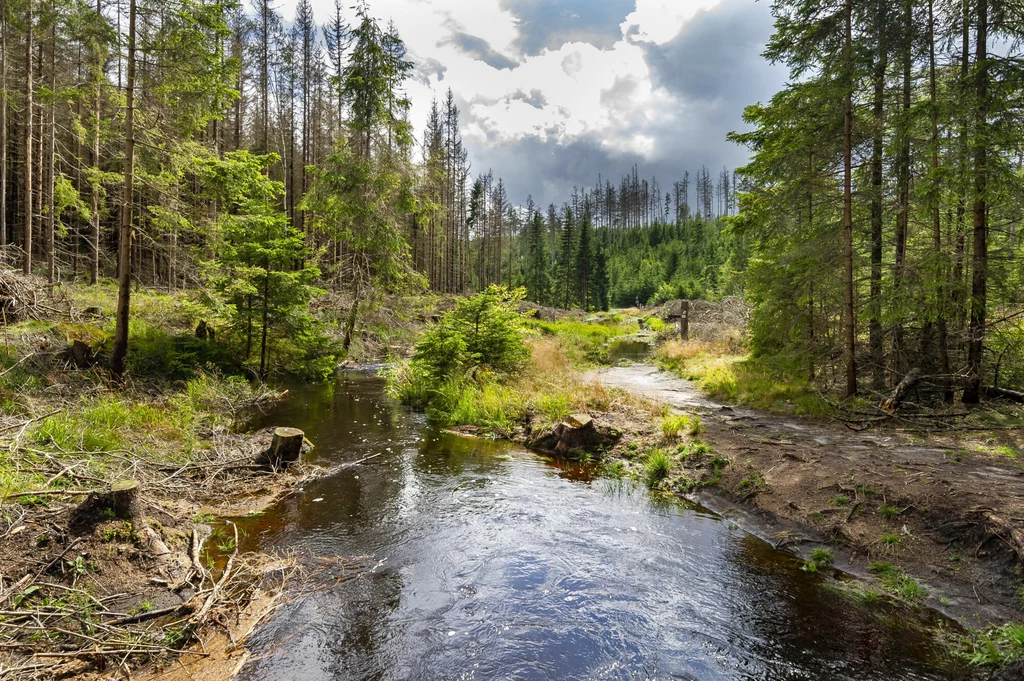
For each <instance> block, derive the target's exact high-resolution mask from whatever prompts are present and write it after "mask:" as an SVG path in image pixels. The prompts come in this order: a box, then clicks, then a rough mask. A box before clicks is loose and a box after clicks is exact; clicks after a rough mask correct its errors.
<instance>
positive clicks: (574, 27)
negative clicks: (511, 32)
mask: <svg viewBox="0 0 1024 681" xmlns="http://www.w3.org/2000/svg"><path fill="white" fill-rule="evenodd" d="M635 4H636V3H635V0H568V1H567V0H502V2H501V7H502V9H505V10H507V11H509V12H511V13H512V15H513V16H515V17H516V19H518V20H519V34H520V37H519V40H517V41H516V47H517V48H518V49H520V50H521V51H522V52H523V53H525V54H528V55H535V54H540V52H541V51H542V50H544V49H545V48H547V49H550V50H557V49H558V48H559V47H561V46H562V45H564V44H565V43H570V42H581V43H590V44H591V45H594V46H596V47H598V48H599V49H602V50H603V49H607V48H609V47H611V46H612V45H614V44H615V42H616V41H617V40H621V39H622V30H621V29H620V28H619V24H621V23H622V22H623V21H624V20H625V19H626V15H628V14H629V13H630V12H632V11H633V8H634V6H635Z"/></svg>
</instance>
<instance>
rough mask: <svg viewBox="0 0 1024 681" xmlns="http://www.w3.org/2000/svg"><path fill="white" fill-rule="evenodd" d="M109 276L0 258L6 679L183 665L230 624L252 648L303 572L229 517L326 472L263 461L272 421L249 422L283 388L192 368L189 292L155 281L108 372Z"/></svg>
mask: <svg viewBox="0 0 1024 681" xmlns="http://www.w3.org/2000/svg"><path fill="white" fill-rule="evenodd" d="M114 293H115V289H114V288H113V287H112V286H111V285H109V284H101V285H100V286H96V287H87V286H81V287H76V286H67V287H61V286H57V287H55V288H53V289H51V288H50V287H48V286H47V285H46V284H45V282H43V281H41V280H39V279H37V278H31V277H22V276H21V275H19V274H15V273H13V272H11V271H10V270H3V271H2V272H0V309H2V312H3V315H2V319H3V336H2V339H0V678H3V679H59V678H76V679H90V678H131V675H132V673H133V671H134V672H135V673H137V671H138V669H139V667H140V666H144V665H148V666H150V667H152V666H154V665H155V666H157V667H159V666H161V665H163V666H169V665H171V664H173V665H175V666H176V667H183V666H184V665H185V664H186V663H188V662H190V661H191V660H192V659H205V658H206V657H207V656H210V655H212V654H213V653H212V649H211V648H210V646H211V645H213V643H214V642H215V641H218V640H221V639H223V637H224V636H225V635H226V634H225V632H229V637H230V646H231V648H232V649H235V648H239V649H240V646H241V643H242V641H243V639H244V636H245V635H246V632H247V631H248V630H250V629H251V627H252V626H254V625H255V621H254V618H255V619H256V620H258V619H261V618H262V617H264V616H265V615H266V614H267V613H268V612H269V610H270V609H272V608H273V607H274V606H275V605H276V604H277V603H279V602H280V599H281V598H282V594H283V593H284V592H285V585H286V584H288V585H290V586H289V588H291V587H294V581H295V580H296V579H299V580H301V579H303V578H304V577H306V576H308V575H309V570H308V569H307V566H303V565H301V564H300V563H299V562H298V561H296V560H295V559H294V557H290V556H273V555H256V554H241V553H239V550H238V543H237V542H238V538H237V536H236V535H235V532H236V530H235V528H234V526H233V524H231V523H230V522H228V521H225V520H223V518H229V517H237V516H242V515H246V514H249V513H259V512H261V510H262V509H264V508H266V507H267V506H268V505H269V504H270V503H272V502H273V501H274V500H275V499H277V498H279V496H280V495H282V494H287V493H288V492H289V491H290V490H292V489H295V488H297V487H299V486H301V484H303V482H304V481H306V480H308V479H310V478H311V477H313V476H318V475H322V474H323V473H324V471H323V470H320V469H317V468H314V467H309V466H305V465H301V464H300V465H298V466H292V467H290V468H288V469H287V470H286V471H281V472H276V471H272V470H267V469H266V468H265V467H263V466H260V465H258V464H257V463H256V462H255V458H256V457H257V456H258V455H259V454H260V453H261V452H263V451H264V450H266V448H267V446H268V445H269V442H270V437H271V429H263V430H259V431H256V432H250V430H249V428H248V424H249V422H250V419H251V418H252V417H253V416H254V415H259V414H260V412H261V411H262V410H264V409H266V408H267V407H269V406H270V405H272V404H273V403H274V402H276V401H277V400H278V399H280V397H281V394H279V393H278V392H276V391H274V390H271V389H270V388H268V387H267V386H265V385H262V384H258V383H257V384H252V383H250V382H249V381H246V380H233V379H227V378H224V377H223V376H221V375H220V374H219V373H218V372H217V370H216V369H215V368H214V367H212V366H211V367H205V368H200V369H198V370H195V371H192V370H188V371H184V369H186V368H187V367H185V363H186V362H187V361H189V358H190V357H192V355H191V354H190V353H191V352H192V351H194V350H195V347H196V344H197V343H199V342H200V341H198V340H197V339H196V337H195V335H194V332H193V329H194V325H195V322H194V317H193V316H192V312H190V310H189V304H190V301H189V299H188V296H185V295H182V294H180V293H169V292H160V291H147V290H141V291H138V292H136V294H135V296H134V300H133V304H134V317H133V321H132V324H133V326H132V334H133V339H134V340H133V346H132V348H131V352H132V355H131V359H132V361H133V362H134V364H132V365H131V369H132V371H131V373H130V380H129V381H127V382H126V383H124V384H120V385H119V384H116V383H114V382H113V381H112V380H111V379H110V378H109V375H108V373H107V371H106V369H105V368H104V361H105V357H104V355H103V353H104V352H105V350H104V347H105V343H106V341H107V339H109V334H110V330H111V328H112V312H113V307H114ZM74 341H79V342H80V343H81V344H84V345H85V346H87V347H88V352H86V353H85V354H84V355H83V354H79V355H78V356H76V355H75V352H74V351H73V349H72V348H73V342H74ZM80 349H81V346H80ZM193 368H195V367H193ZM120 480H130V481H134V482H136V483H138V486H139V487H138V489H139V492H138V495H137V498H136V499H135V500H134V501H133V502H132V505H131V508H130V509H129V512H125V509H123V508H121V509H119V508H116V507H117V506H118V504H116V503H115V502H114V500H113V497H111V495H110V487H111V485H112V483H114V482H115V481H120ZM313 569H315V568H313ZM196 642H198V648H197V647H190V646H195V644H196ZM225 647H226V646H225ZM204 648H205V649H204ZM182 650H184V651H186V652H185V653H184V657H182V652H181V651H182ZM224 677H227V674H225V675H224Z"/></svg>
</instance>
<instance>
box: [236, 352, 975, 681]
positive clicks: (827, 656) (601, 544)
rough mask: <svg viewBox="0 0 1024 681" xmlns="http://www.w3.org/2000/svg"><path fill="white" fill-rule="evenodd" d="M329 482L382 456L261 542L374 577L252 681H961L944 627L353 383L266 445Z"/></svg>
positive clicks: (362, 580)
mask: <svg viewBox="0 0 1024 681" xmlns="http://www.w3.org/2000/svg"><path fill="white" fill-rule="evenodd" d="M271 423H278V424H286V425H290V426H295V427H299V428H302V429H304V430H305V431H306V433H307V435H308V437H309V438H310V439H311V440H312V441H313V442H314V443H316V445H317V448H316V449H315V450H314V452H315V458H317V459H318V460H320V461H322V462H330V463H338V462H344V461H355V460H358V459H361V458H363V457H365V456H368V455H370V454H376V453H381V452H383V456H380V457H378V458H375V459H373V460H371V461H368V462H367V463H365V464H363V465H360V466H358V467H355V468H350V469H347V470H343V471H341V472H339V473H337V474H335V475H333V476H331V477H329V478H326V479H324V480H321V481H318V482H316V483H315V484H313V485H310V486H309V487H308V488H307V489H305V490H303V491H302V492H300V493H298V494H295V495H293V496H291V497H289V498H287V499H285V500H284V501H282V502H281V503H280V504H279V505H278V506H277V507H276V508H274V509H272V510H271V512H270V513H268V514H266V515H264V516H262V517H259V518H252V519H247V520H244V521H241V523H240V526H241V527H242V529H243V530H244V531H245V532H246V533H247V538H246V540H245V543H247V544H248V547H249V548H256V547H265V548H269V547H276V548H291V549H296V550H298V551H301V552H303V553H305V554H312V555H313V556H319V557H343V558H346V559H352V558H353V557H358V558H357V559H355V562H357V563H358V564H359V565H361V566H363V568H364V569H365V570H366V571H367V572H366V573H365V574H363V575H362V576H361V577H359V578H356V579H350V580H347V581H342V582H340V583H338V584H331V585H329V586H326V588H324V589H323V590H321V591H318V592H316V593H314V594H311V595H308V596H304V597H301V598H299V599H298V600H297V601H295V602H294V603H292V604H290V605H288V606H286V607H284V608H282V609H281V610H279V611H278V612H277V613H276V615H275V617H274V618H273V619H272V620H271V621H270V623H269V624H268V625H267V626H265V627H264V628H263V629H262V630H261V631H260V632H258V633H257V635H256V636H255V638H254V639H253V645H254V661H252V662H250V663H249V664H248V665H247V666H246V667H245V669H244V670H243V672H242V674H241V678H244V679H261V680H262V679H302V680H319V679H702V680H703V679H707V680H717V679H730V680H731V679H744V680H746V679H749V680H754V679H757V680H762V679H765V680H783V679H785V680H790V679H810V680H815V681H826V680H830V679H858V680H860V679H865V680H866V679H877V680H880V681H881V680H886V681H889V680H895V679H959V678H967V677H965V676H963V675H962V673H960V672H958V671H957V669H956V668H955V666H954V665H953V663H952V662H950V661H949V660H948V659H944V658H943V656H942V654H941V652H940V647H939V646H938V645H937V644H936V642H935V639H934V631H935V626H936V625H937V624H938V618H937V616H935V615H934V614H933V613H931V612H929V611H917V610H912V609H907V608H904V607H901V606H896V605H891V604H887V603H877V602H876V603H868V602H865V601H864V600H862V599H860V598H859V597H857V596H856V595H854V593H853V592H852V591H851V590H850V589H848V588H846V587H844V586H843V585H842V584H841V583H840V582H839V581H837V580H836V579H835V577H833V576H832V575H830V574H823V573H822V572H819V573H816V574H809V573H805V572H803V571H801V570H800V569H799V563H798V562H796V561H795V560H794V559H793V558H791V557H790V556H788V555H786V554H783V553H780V552H777V551H775V550H773V549H772V548H771V547H770V546H769V545H767V544H765V543H764V542H762V541H760V540H758V539H756V538H755V537H752V536H750V535H748V534H746V533H744V532H742V531H740V530H739V529H736V528H735V527H734V526H730V524H728V523H726V522H724V521H722V520H721V519H719V518H717V517H715V516H713V515H712V514H710V513H707V512H705V511H703V510H702V509H700V508H694V507H691V506H688V505H685V504H681V503H677V502H675V501H670V500H665V499H662V498H655V497H652V496H651V495H649V494H648V493H647V492H646V490H644V489H643V488H642V487H638V486H635V485H634V484H632V483H631V482H628V481H623V480H611V479H603V478H599V477H595V470H594V469H593V468H589V469H588V468H581V467H578V466H574V465H571V464H568V463H559V462H552V461H549V460H547V459H544V458H541V457H539V456H535V455H533V454H531V453H529V452H526V451H524V450H522V449H519V448H516V447H512V446H507V445H502V444H498V443H492V442H487V441H483V440H469V439H465V438H459V437H455V436H451V435H446V434H444V433H441V432H439V431H438V430H437V429H436V428H434V427H432V426H431V425H430V424H428V423H427V421H426V420H425V419H424V418H423V417H422V416H420V415H416V414H411V413H408V412H407V411H405V410H404V409H402V408H401V407H399V406H397V405H396V404H394V403H393V402H392V401H390V400H388V399H386V398H385V397H384V395H383V392H382V383H381V381H380V380H379V379H377V378H375V377H372V376H370V375H368V374H364V373H356V372H347V373H342V374H340V375H339V377H338V379H337V381H336V382H335V383H332V384H330V385H327V386H323V387H313V388H301V389H296V390H293V392H292V396H291V397H290V398H289V400H288V401H287V402H286V403H285V404H283V405H281V407H280V409H279V410H278V411H277V412H276V413H275V414H272V415H271V416H270V417H269V419H268V420H267V424H268V425H269V424H271Z"/></svg>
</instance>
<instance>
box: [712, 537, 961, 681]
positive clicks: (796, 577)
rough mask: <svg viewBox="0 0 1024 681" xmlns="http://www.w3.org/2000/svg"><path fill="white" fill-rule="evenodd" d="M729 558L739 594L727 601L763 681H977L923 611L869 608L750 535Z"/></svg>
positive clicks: (879, 605)
mask: <svg viewBox="0 0 1024 681" xmlns="http://www.w3.org/2000/svg"><path fill="white" fill-rule="evenodd" d="M725 557H726V558H727V559H728V560H729V562H730V564H731V566H732V568H733V569H734V570H735V571H736V574H735V575H734V576H732V577H731V578H730V580H729V582H730V586H731V587H732V588H734V589H736V590H738V591H740V593H735V592H734V593H733V594H731V595H730V597H729V598H728V599H723V601H722V603H723V605H724V606H725V607H727V608H729V609H730V610H731V611H732V615H733V617H734V619H735V621H736V622H737V625H738V628H739V629H740V630H741V631H742V632H743V640H742V641H741V642H737V643H738V644H739V647H740V648H741V649H743V650H744V651H745V652H746V654H747V655H748V656H750V657H752V658H755V659H756V660H757V663H756V664H757V666H762V665H763V666H764V667H766V671H765V672H764V673H762V674H758V675H757V676H756V678H758V679H789V678H795V677H793V676H792V675H793V674H794V673H802V674H811V675H812V676H810V677H806V678H816V679H872V680H874V679H877V680H878V681H883V679H884V680H885V681H889V680H890V679H903V678H907V679H911V678H912V679H943V680H944V681H946V680H952V679H960V678H963V679H967V678H971V676H970V675H968V674H965V673H963V672H958V671H957V670H956V666H955V663H954V662H953V661H951V660H945V659H943V658H942V656H941V649H940V648H939V646H938V645H937V644H936V642H935V641H934V640H933V639H932V637H931V636H930V635H929V634H928V632H927V631H926V630H925V628H924V625H923V623H922V620H921V613H919V612H915V611H912V610H910V609H909V608H906V607H903V606H900V605H897V604H892V603H887V602H874V603H869V602H866V601H865V599H864V598H863V597H861V596H859V595H858V594H857V593H856V591H855V590H853V589H849V590H846V589H842V588H840V587H839V585H836V584H835V583H833V582H831V581H830V579H831V578H830V577H829V576H828V575H826V574H824V573H822V574H808V573H806V572H804V571H802V570H801V569H800V562H799V561H797V560H796V559H794V558H792V557H789V556H786V555H784V554H782V553H780V552H778V551H776V550H774V549H773V548H772V547H771V546H770V545H768V544H767V543H765V542H763V541H761V540H760V539H758V538H756V537H753V536H751V535H743V537H742V538H739V539H738V540H737V541H736V542H734V543H732V545H731V548H730V549H727V550H726V556H725ZM944 664H945V665H948V667H947V668H945V669H943V670H942V671H938V670H937V669H936V667H941V666H942V665H944ZM798 670H799V671H798ZM751 678H755V677H751ZM799 678H805V677H804V676H800V677H799Z"/></svg>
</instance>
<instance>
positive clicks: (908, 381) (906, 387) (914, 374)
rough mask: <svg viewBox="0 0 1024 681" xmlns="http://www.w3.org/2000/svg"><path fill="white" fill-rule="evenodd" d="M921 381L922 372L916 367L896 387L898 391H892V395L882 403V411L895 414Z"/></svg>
mask: <svg viewBox="0 0 1024 681" xmlns="http://www.w3.org/2000/svg"><path fill="white" fill-rule="evenodd" d="M920 380H921V370H920V369H918V368H917V367H914V368H913V369H911V370H910V371H909V372H907V375H906V376H904V377H903V380H902V381H900V383H899V385H897V386H896V389H895V390H893V391H892V395H890V396H889V398H888V399H886V400H885V401H884V402H882V404H881V409H882V411H884V412H886V413H888V414H894V413H895V412H896V410H897V409H899V408H900V405H901V404H903V400H905V399H906V398H907V395H908V394H910V391H911V390H913V389H914V387H915V386H916V385H917V384H918V382H919V381H920Z"/></svg>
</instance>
